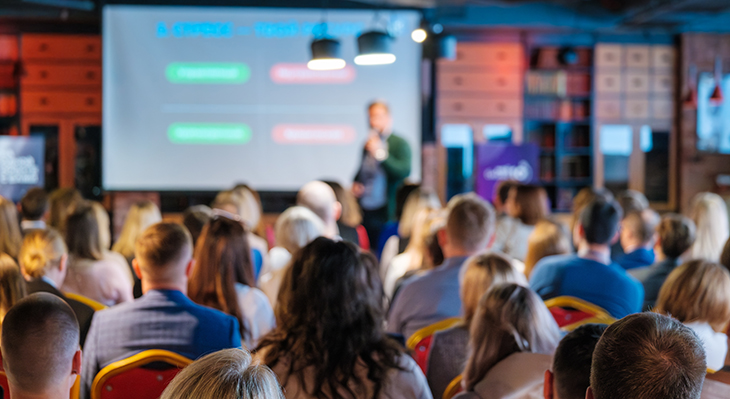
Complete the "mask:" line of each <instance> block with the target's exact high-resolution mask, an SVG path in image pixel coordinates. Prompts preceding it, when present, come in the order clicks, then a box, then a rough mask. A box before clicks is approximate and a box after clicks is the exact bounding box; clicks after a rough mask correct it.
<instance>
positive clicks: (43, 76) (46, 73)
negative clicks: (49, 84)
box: [40, 70, 48, 79]
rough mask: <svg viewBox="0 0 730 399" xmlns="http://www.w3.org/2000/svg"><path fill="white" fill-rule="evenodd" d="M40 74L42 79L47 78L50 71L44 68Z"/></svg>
mask: <svg viewBox="0 0 730 399" xmlns="http://www.w3.org/2000/svg"><path fill="white" fill-rule="evenodd" d="M40 75H41V79H46V78H47V77H48V71H45V70H43V71H41V73H40Z"/></svg>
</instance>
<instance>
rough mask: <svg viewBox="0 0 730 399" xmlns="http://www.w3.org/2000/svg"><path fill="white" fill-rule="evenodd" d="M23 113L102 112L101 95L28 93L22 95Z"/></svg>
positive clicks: (92, 93)
mask: <svg viewBox="0 0 730 399" xmlns="http://www.w3.org/2000/svg"><path fill="white" fill-rule="evenodd" d="M21 101H22V107H23V112H85V113H99V112H101V93H100V92H90V93H72V92H28V91H24V92H23V93H22V95H21Z"/></svg>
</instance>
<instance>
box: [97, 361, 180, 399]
mask: <svg viewBox="0 0 730 399" xmlns="http://www.w3.org/2000/svg"><path fill="white" fill-rule="evenodd" d="M181 370H182V369H179V368H177V367H172V368H169V369H167V370H151V369H145V368H136V369H132V370H129V371H125V372H124V373H122V374H119V375H115V376H114V377H111V378H109V379H108V380H106V382H105V383H104V386H103V387H102V389H101V399H129V398H135V399H157V398H159V397H160V395H162V391H164V390H165V388H166V387H167V385H168V384H169V383H170V381H172V379H173V378H175V376H176V375H177V373H179V372H180V371H181Z"/></svg>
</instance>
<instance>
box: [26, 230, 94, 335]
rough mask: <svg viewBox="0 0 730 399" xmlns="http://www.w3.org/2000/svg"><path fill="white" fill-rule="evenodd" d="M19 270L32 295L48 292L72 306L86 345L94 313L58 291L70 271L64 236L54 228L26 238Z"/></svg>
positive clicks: (28, 235)
mask: <svg viewBox="0 0 730 399" xmlns="http://www.w3.org/2000/svg"><path fill="white" fill-rule="evenodd" d="M18 260H19V261H20V268H21V270H22V272H23V275H24V276H25V278H26V280H27V281H28V283H27V287H28V292H29V293H31V294H32V293H36V292H47V293H49V294H53V295H55V296H57V297H59V298H61V299H63V300H64V301H65V302H66V303H68V304H69V306H71V309H73V311H74V314H75V315H76V319H77V320H78V322H79V327H80V332H81V335H80V337H79V339H80V341H79V343H80V344H81V346H84V341H86V334H87V333H88V332H89V327H90V326H91V318H92V317H93V316H94V310H93V309H92V308H91V307H89V306H88V305H86V304H83V303H81V302H79V301H77V300H75V299H71V298H67V297H66V295H64V294H63V293H62V292H61V291H60V290H59V288H60V287H61V286H62V285H63V281H64V279H65V278H66V273H67V272H68V262H67V261H68V250H67V249H66V243H64V242H63V238H61V235H60V234H59V233H58V232H57V231H56V230H54V229H50V228H49V229H46V230H33V231H30V232H29V233H28V234H26V235H25V238H24V239H23V246H22V247H21V248H20V256H19V258H18Z"/></svg>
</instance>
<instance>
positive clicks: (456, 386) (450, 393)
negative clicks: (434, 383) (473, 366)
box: [442, 374, 464, 399]
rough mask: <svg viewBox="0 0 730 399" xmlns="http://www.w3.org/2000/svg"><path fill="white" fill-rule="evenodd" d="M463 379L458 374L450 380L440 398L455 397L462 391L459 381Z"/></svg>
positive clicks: (449, 398)
mask: <svg viewBox="0 0 730 399" xmlns="http://www.w3.org/2000/svg"><path fill="white" fill-rule="evenodd" d="M463 378H464V377H463V376H462V375H461V374H459V375H457V376H456V378H454V379H453V380H451V382H450V383H449V386H447V387H446V390H445V391H444V396H442V398H443V399H451V398H453V397H454V396H456V394H458V393H459V392H461V391H462V390H463V388H462V387H461V380H462V379H463Z"/></svg>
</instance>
